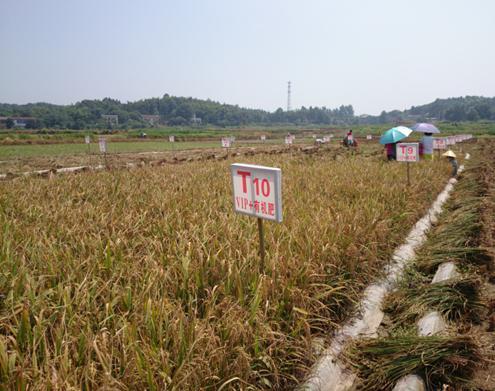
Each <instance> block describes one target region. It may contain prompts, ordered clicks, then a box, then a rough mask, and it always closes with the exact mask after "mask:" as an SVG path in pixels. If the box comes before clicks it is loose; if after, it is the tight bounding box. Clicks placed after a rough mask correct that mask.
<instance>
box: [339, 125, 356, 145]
mask: <svg viewBox="0 0 495 391" xmlns="http://www.w3.org/2000/svg"><path fill="white" fill-rule="evenodd" d="M342 143H343V144H344V145H345V146H346V147H357V142H356V140H355V139H354V135H353V134H352V129H351V130H349V132H347V135H346V136H345V137H344V140H343V142H342Z"/></svg>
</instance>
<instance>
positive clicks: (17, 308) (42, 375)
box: [0, 152, 449, 389]
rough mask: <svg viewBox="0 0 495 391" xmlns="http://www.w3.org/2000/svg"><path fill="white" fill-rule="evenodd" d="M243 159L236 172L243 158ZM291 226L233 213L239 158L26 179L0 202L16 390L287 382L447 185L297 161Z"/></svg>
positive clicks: (379, 166) (435, 171) (8, 359)
mask: <svg viewBox="0 0 495 391" xmlns="http://www.w3.org/2000/svg"><path fill="white" fill-rule="evenodd" d="M235 162H238V160H236V161H235ZM242 162H243V163H254V164H262V165H266V166H271V167H279V168H281V169H282V172H283V187H282V188H283V198H284V200H283V202H284V211H283V214H284V222H283V223H282V224H269V223H267V224H266V238H265V239H266V245H267V257H266V267H265V273H264V274H260V273H259V267H258V266H259V257H258V254H257V236H256V235H257V232H256V222H255V221H253V220H252V219H250V218H248V217H245V216H240V215H236V214H234V212H233V205H232V194H231V183H230V174H229V166H230V164H231V163H234V161H233V160H232V159H227V160H224V161H211V162H192V163H186V164H181V165H175V166H172V165H170V166H163V167H153V168H149V167H148V168H143V169H139V170H132V171H127V170H113V171H107V172H98V173H94V172H93V173H83V174H80V175H67V176H60V177H54V178H52V179H50V180H45V179H39V178H19V179H15V180H13V181H11V182H5V183H3V184H2V192H1V193H0V205H1V210H0V225H1V227H2V233H1V235H2V236H1V237H2V240H1V247H0V262H1V265H0V267H1V269H0V270H1V271H2V272H1V275H0V294H1V295H2V296H1V302H0V303H1V307H0V330H1V335H0V365H1V368H2V370H1V371H0V376H1V381H2V382H3V383H4V384H7V385H8V386H9V387H22V386H24V385H30V386H31V387H32V388H35V389H46V388H48V387H59V388H63V389H65V388H69V387H76V388H81V387H86V388H98V387H103V388H115V389H144V388H148V389H164V388H166V387H175V388H177V389H200V388H205V389H208V388H210V389H218V388H220V387H222V386H223V387H224V389H231V388H232V389H239V388H248V387H249V386H251V387H253V388H270V387H272V388H276V389H286V388H290V387H293V386H294V385H295V384H296V383H297V382H298V381H300V380H301V379H303V377H304V376H305V375H306V373H307V371H308V367H309V366H310V365H311V364H312V363H313V362H314V360H315V357H314V355H313V352H312V341H313V339H314V338H315V337H317V336H322V335H327V334H328V333H329V332H330V331H331V330H332V329H333V328H334V327H335V326H336V324H337V323H339V322H341V321H342V320H343V319H345V318H346V317H347V316H348V315H349V312H350V311H351V310H352V303H354V302H355V301H356V300H357V299H358V298H359V295H360V293H361V291H362V289H363V288H364V287H365V286H366V284H368V283H369V282H370V281H371V280H373V279H374V278H376V277H377V275H378V274H379V273H380V269H381V266H382V265H383V263H384V262H385V261H386V260H387V259H389V257H390V254H391V253H392V251H393V249H394V247H395V246H397V245H398V244H399V243H400V242H401V240H402V238H403V236H404V234H405V233H406V232H407V231H408V230H409V229H410V227H411V226H412V225H413V223H414V222H415V221H416V220H417V219H418V217H420V216H421V215H423V214H424V212H425V210H426V209H427V208H428V206H429V205H430V203H431V202H432V200H433V199H434V198H435V197H436V195H437V193H438V192H439V191H440V189H441V188H443V186H444V184H445V180H446V179H447V177H448V173H449V167H448V166H447V164H446V163H445V162H441V163H439V164H429V162H423V163H419V164H417V165H415V166H414V168H413V170H412V186H411V187H409V188H408V187H407V186H406V185H405V171H404V166H402V165H400V164H395V163H387V162H384V161H382V160H381V159H379V158H376V157H363V156H359V155H355V156H352V155H342V156H340V157H339V159H336V158H335V157H333V156H329V155H325V154H315V155H310V156H308V155H304V154H302V153H297V152H296V153H293V154H287V155H277V156H253V157H251V158H250V160H249V161H246V159H243V160H242Z"/></svg>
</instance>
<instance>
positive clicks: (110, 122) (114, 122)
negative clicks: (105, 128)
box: [101, 114, 119, 125]
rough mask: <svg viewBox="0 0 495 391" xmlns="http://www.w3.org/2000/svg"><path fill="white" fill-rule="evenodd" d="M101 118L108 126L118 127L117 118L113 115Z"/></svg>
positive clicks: (104, 115) (105, 115) (103, 115)
mask: <svg viewBox="0 0 495 391" xmlns="http://www.w3.org/2000/svg"><path fill="white" fill-rule="evenodd" d="M101 118H102V119H103V120H105V122H106V123H107V124H108V125H118V124H119V116H118V115H114V114H102V115H101Z"/></svg>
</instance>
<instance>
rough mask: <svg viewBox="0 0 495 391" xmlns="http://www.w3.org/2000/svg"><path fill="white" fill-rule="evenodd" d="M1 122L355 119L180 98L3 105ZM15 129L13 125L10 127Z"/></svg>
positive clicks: (80, 124)
mask: <svg viewBox="0 0 495 391" xmlns="http://www.w3.org/2000/svg"><path fill="white" fill-rule="evenodd" d="M0 117H4V119H7V118H9V117H32V118H35V119H36V120H35V121H29V122H28V123H27V127H33V128H69V129H85V128H119V129H128V128H140V127H145V126H150V125H153V126H158V125H160V124H162V125H169V126H176V125H181V126H183V125H195V126H200V125H215V126H239V125H248V124H266V125H272V124H284V123H294V124H309V123H321V124H345V123H350V122H352V121H353V119H354V110H353V108H352V106H340V107H339V108H337V109H333V110H332V109H327V108H325V107H322V108H316V107H315V108H313V107H310V108H308V109H306V108H304V107H303V108H301V109H300V110H297V111H290V112H285V111H283V110H282V109H277V110H276V111H275V112H273V113H270V112H268V111H264V110H254V109H246V108H241V107H239V106H237V105H235V106H234V105H229V104H222V103H218V102H214V101H211V100H201V99H194V98H183V97H174V96H169V95H167V94H165V95H164V96H163V97H162V98H150V99H144V100H139V101H136V102H127V103H121V102H120V101H118V100H115V99H111V98H105V99H102V100H83V101H81V102H78V103H76V104H73V105H67V106H60V105H52V104H48V103H32V104H25V105H15V104H2V103H0ZM9 124H10V125H11V126H12V121H10V122H9Z"/></svg>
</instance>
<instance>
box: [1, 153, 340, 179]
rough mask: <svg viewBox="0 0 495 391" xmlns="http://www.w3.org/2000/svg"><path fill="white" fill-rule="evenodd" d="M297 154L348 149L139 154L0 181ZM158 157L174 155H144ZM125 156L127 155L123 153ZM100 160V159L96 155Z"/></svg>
mask: <svg viewBox="0 0 495 391" xmlns="http://www.w3.org/2000/svg"><path fill="white" fill-rule="evenodd" d="M293 153H300V154H305V155H313V154H316V155H323V154H326V155H328V154H331V156H332V157H333V158H334V159H336V160H337V159H340V158H342V155H344V154H346V153H349V151H347V150H343V149H337V148H326V147H318V146H296V147H290V148H288V147H276V148H263V149H257V148H242V149H238V150H236V151H227V152H225V151H206V152H205V151H199V152H192V153H187V152H185V151H178V152H177V153H172V152H166V153H164V152H139V153H136V154H132V155H133V156H135V157H138V159H137V161H136V160H135V161H126V162H117V163H115V162H114V161H112V159H113V158H114V157H115V155H112V157H110V156H108V163H107V164H106V165H104V164H97V165H90V164H82V165H77V166H69V167H56V168H45V169H39V170H31V171H24V172H16V173H13V172H6V173H0V180H9V179H15V178H19V177H26V176H41V177H50V176H52V175H55V174H63V173H77V172H83V171H95V170H96V171H99V170H103V169H105V168H108V169H125V168H136V167H144V166H148V165H149V166H152V167H153V166H163V165H168V164H184V163H189V162H201V161H210V160H227V159H228V158H232V157H242V156H247V157H248V156H255V155H276V154H293ZM158 154H168V155H173V156H171V157H170V156H167V157H164V158H161V159H156V160H148V161H147V160H146V159H145V158H143V156H147V155H158ZM125 155H127V154H125ZM98 157H100V156H98Z"/></svg>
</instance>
